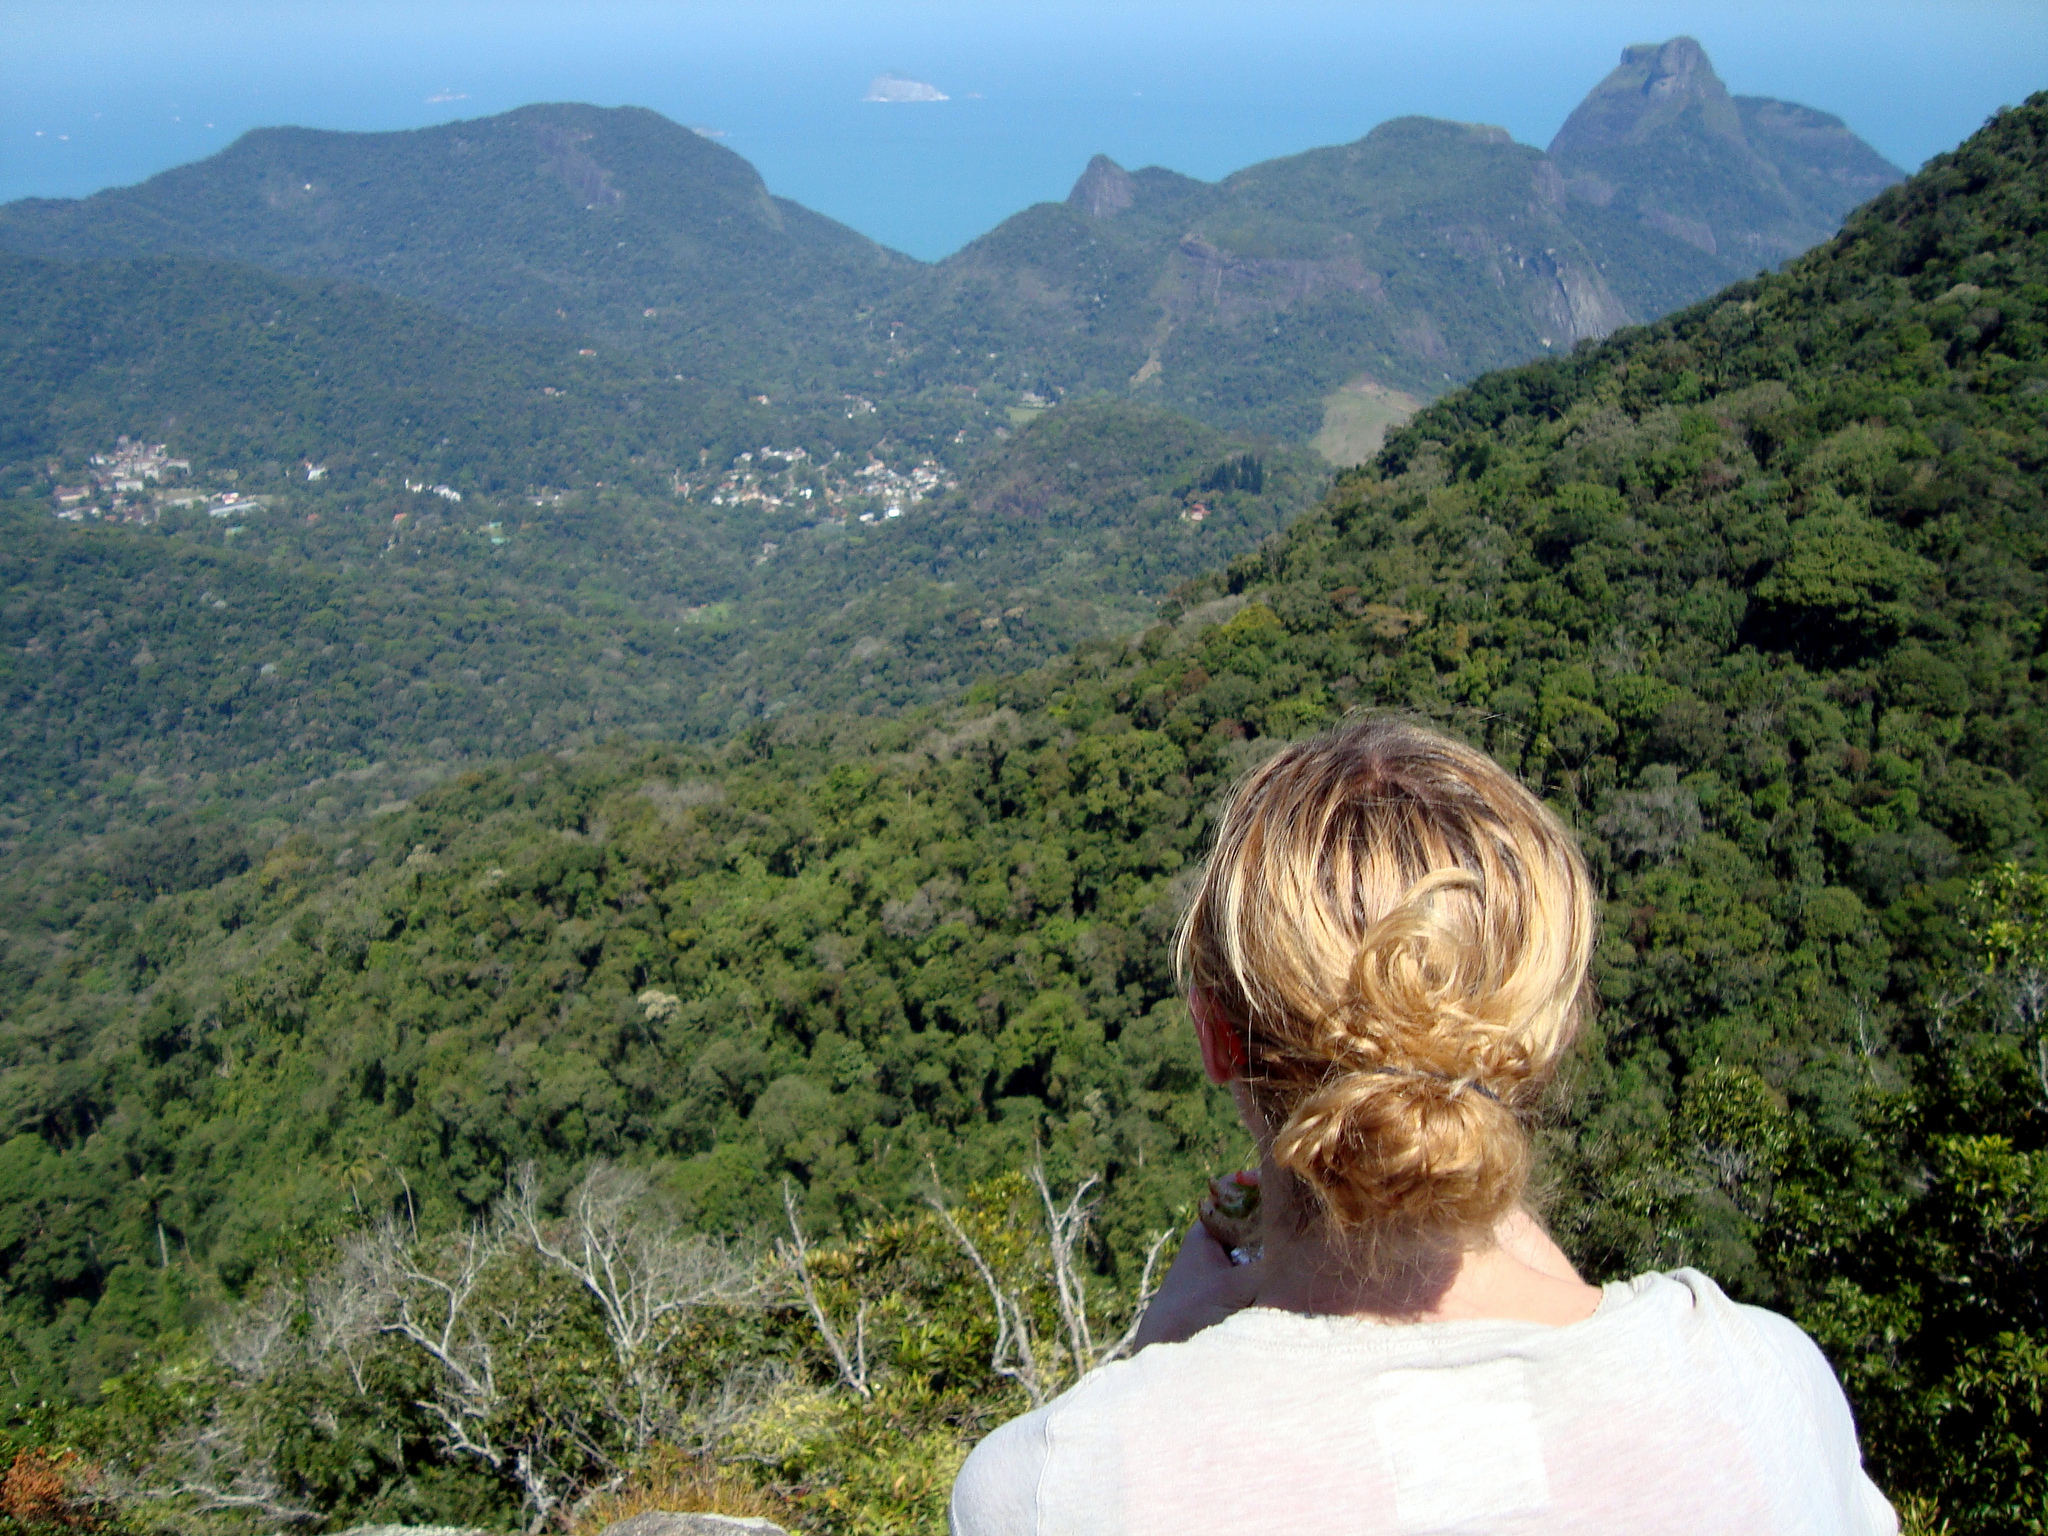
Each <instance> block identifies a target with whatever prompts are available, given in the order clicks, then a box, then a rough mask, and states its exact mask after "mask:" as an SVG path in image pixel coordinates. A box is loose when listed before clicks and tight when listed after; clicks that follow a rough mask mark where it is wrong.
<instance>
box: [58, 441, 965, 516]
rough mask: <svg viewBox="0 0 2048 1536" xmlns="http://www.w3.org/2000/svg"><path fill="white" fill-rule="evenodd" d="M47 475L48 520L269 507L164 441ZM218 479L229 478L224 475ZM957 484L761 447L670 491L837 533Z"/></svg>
mask: <svg viewBox="0 0 2048 1536" xmlns="http://www.w3.org/2000/svg"><path fill="white" fill-rule="evenodd" d="M300 472H303V474H304V477H305V479H306V481H307V482H309V483H317V482H318V481H320V480H323V479H325V478H326V476H327V466H326V465H324V464H316V463H314V462H312V461H311V460H307V461H306V462H305V463H304V465H303V466H301V470H295V471H294V472H293V478H294V479H296V478H298V475H299V473H300ZM49 473H50V474H51V476H52V478H53V480H54V481H55V482H56V483H55V486H54V489H53V491H52V500H53V501H54V502H55V513H56V516H57V517H59V518H60V519H63V520H64V521H66V522H74V523H82V522H88V521H96V522H118V523H134V524H145V525H146V524H153V523H156V522H157V521H159V520H160V519H161V517H162V515H163V513H164V512H165V511H167V510H170V509H173V508H189V509H203V510H204V511H205V512H207V513H208V514H209V515H210V516H212V517H216V518H231V517H236V516H239V515H241V514H243V513H248V512H254V511H259V510H261V509H262V508H264V507H266V506H268V505H270V504H271V503H273V502H274V501H275V500H276V499H277V498H276V497H274V496H263V495H250V494H247V493H244V492H239V491H232V490H208V489H206V488H203V487H200V486H197V485H194V484H192V483H190V482H191V479H192V461H191V460H190V459H183V458H172V457H171V456H170V454H169V450H168V448H167V447H166V445H165V444H163V443H147V442H143V441H141V440H140V439H136V438H130V437H128V436H126V435H123V436H121V437H120V438H118V439H116V440H115V443H114V445H113V446H112V447H111V448H109V449H107V450H105V451H104V452H100V453H95V454H93V455H92V456H91V457H90V458H89V459H87V461H86V465H85V471H84V475H83V478H82V479H80V480H79V481H78V482H77V483H75V484H66V483H64V477H63V476H62V474H61V472H60V470H59V466H57V465H56V464H54V463H53V464H52V465H50V466H49ZM216 478H226V479H232V478H234V476H233V474H232V473H231V472H229V473H225V474H223V475H221V476H218V477H216ZM401 483H402V484H403V485H404V487H405V489H406V490H408V491H411V492H413V493H414V494H415V495H421V496H431V497H434V498H437V499H438V500H441V501H444V502H447V503H450V504H451V505H453V504H455V503H459V502H461V501H462V499H463V494H464V493H463V492H461V491H459V490H457V489H456V488H455V487H453V486H451V485H446V484H440V483H433V482H430V481H428V480H426V479H425V478H422V479H418V480H413V479H403V480H402V481H401ZM958 486H959V481H958V480H956V479H955V478H953V476H952V474H951V472H950V471H948V470H947V468H946V467H945V466H944V465H943V464H941V463H940V462H939V461H938V460H937V459H934V458H930V457H923V458H919V459H917V460H916V461H915V462H913V463H911V464H909V466H908V467H907V468H901V469H899V468H896V467H895V466H893V465H891V464H890V463H889V462H888V461H887V460H885V459H884V458H882V457H881V456H880V455H879V454H877V453H873V452H870V453H869V454H868V455H867V457H866V462H865V463H862V464H861V465H860V466H859V467H858V468H854V467H853V466H852V463H851V461H850V460H849V459H847V458H846V457H845V456H843V455H841V454H838V453H834V454H833V455H832V456H831V457H830V458H818V457H815V456H813V455H812V454H811V453H810V451H809V450H807V449H804V448H797V447H791V448H776V447H763V448H761V449H759V450H758V451H756V452H747V453H741V454H740V455H738V456H737V457H736V458H734V459H733V461H732V464H731V467H730V468H728V469H727V470H725V471H723V472H722V473H721V472H719V471H716V470H712V469H708V468H706V469H700V470H698V471H697V472H696V473H694V474H686V473H685V472H682V471H678V472H677V473H676V474H675V475H674V476H673V478H672V481H671V487H670V488H671V490H672V492H673V493H674V495H675V496H676V497H678V498H679V499H681V500H685V501H690V500H697V501H701V502H705V503H708V504H709V505H711V506H714V507H735V508H737V507H752V508H754V509H755V510H758V511H764V512H782V513H794V514H796V515H799V516H802V515H808V516H810V517H811V518H813V519H814V520H815V521H816V522H817V523H819V524H821V525H822V524H828V523H831V524H838V525H841V526H844V525H847V524H850V523H874V522H886V521H890V520H892V519H895V518H899V517H901V516H903V514H904V512H905V511H906V510H907V509H908V508H910V507H913V506H916V505H917V504H918V503H920V502H922V501H925V500H926V499H928V498H929V497H932V496H935V495H937V494H938V493H939V492H941V491H948V490H954V489H957V488H958ZM530 499H532V500H533V503H534V505H536V506H545V505H548V504H550V503H551V502H559V501H561V500H562V493H560V492H554V493H552V494H550V493H547V492H542V493H541V494H539V495H538V496H533V497H531V498H530ZM401 516H403V514H401Z"/></svg>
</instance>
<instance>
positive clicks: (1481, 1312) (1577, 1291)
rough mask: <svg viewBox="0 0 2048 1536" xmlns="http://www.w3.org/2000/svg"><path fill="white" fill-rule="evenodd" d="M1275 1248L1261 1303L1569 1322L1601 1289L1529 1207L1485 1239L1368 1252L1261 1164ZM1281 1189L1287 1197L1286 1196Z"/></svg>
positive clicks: (1306, 1309) (1384, 1317)
mask: <svg viewBox="0 0 2048 1536" xmlns="http://www.w3.org/2000/svg"><path fill="white" fill-rule="evenodd" d="M1260 1184H1261V1187H1262V1189H1263V1190H1264V1192H1265V1203H1264V1206H1263V1212H1264V1221H1263V1223H1262V1225H1263V1227H1264V1234H1263V1235H1264V1243H1265V1251H1264V1253H1263V1255H1262V1256H1261V1258H1260V1259H1259V1261H1258V1265H1257V1268H1258V1270H1259V1274H1258V1277H1257V1287H1258V1289H1257V1294H1256V1296H1255V1298H1254V1300H1253V1302H1252V1305H1254V1306H1259V1307H1272V1308H1275V1309H1277V1310H1279V1311H1283V1312H1300V1313H1305V1314H1307V1315H1310V1316H1339V1317H1370V1318H1376V1319H1379V1320H1381V1321H1384V1322H1390V1323H1425V1322H1450V1321H1457V1320H1472V1319H1480V1318H1496V1319H1502V1320H1507V1321H1514V1322H1530V1323H1546V1324H1550V1325H1552V1326H1561V1325H1563V1324H1566V1323H1575V1322H1578V1321H1580V1320H1581V1319H1582V1318H1585V1317H1588V1316H1590V1315H1591V1314H1592V1312H1593V1309H1594V1308H1595V1307H1597V1306H1598V1305H1599V1304H1600V1292H1599V1290H1598V1288H1597V1287H1594V1286H1590V1285H1588V1284H1586V1283H1585V1282H1584V1281H1583V1280H1581V1279H1580V1278H1579V1277H1578V1275H1577V1274H1576V1273H1575V1272H1574V1271H1573V1269H1572V1267H1571V1264H1570V1262H1569V1261H1568V1260H1566V1258H1565V1257H1564V1255H1563V1254H1562V1253H1561V1252H1560V1251H1559V1250H1558V1248H1557V1245H1556V1244H1555V1243H1553V1242H1551V1241H1550V1238H1549V1237H1548V1235H1547V1234H1545V1233H1544V1231H1543V1229H1542V1228H1541V1227H1540V1226H1538V1225H1537V1224H1536V1222H1535V1220H1534V1219H1533V1218H1532V1217H1530V1216H1529V1215H1528V1214H1527V1213H1526V1212H1524V1211H1519V1210H1518V1211H1516V1212H1515V1213H1514V1214H1513V1215H1511V1216H1510V1217H1509V1218H1508V1219H1507V1220H1506V1221H1504V1222H1503V1223H1502V1224H1501V1227H1500V1229H1499V1230H1498V1231H1497V1232H1496V1234H1495V1240H1494V1241H1493V1242H1492V1243H1490V1244H1487V1245H1486V1246H1484V1247H1476V1248H1470V1247H1468V1248H1460V1247H1453V1246H1431V1245H1429V1244H1427V1243H1423V1242H1413V1243H1409V1244H1407V1245H1406V1246H1405V1247H1404V1248H1403V1249H1401V1250H1399V1251H1394V1252H1388V1251H1386V1248H1385V1245H1384V1244H1382V1245H1381V1246H1380V1248H1379V1250H1378V1251H1370V1252H1369V1251H1368V1250H1367V1248H1366V1246H1365V1244H1364V1243H1363V1242H1361V1241H1360V1240H1358V1239H1349V1240H1347V1239H1345V1238H1344V1237H1343V1236H1341V1235H1338V1234H1333V1233H1331V1232H1330V1231H1329V1229H1328V1228H1327V1227H1326V1226H1325V1225H1324V1224H1323V1223H1322V1222H1321V1221H1319V1220H1316V1219H1314V1218H1313V1217H1312V1218H1311V1219H1309V1220H1307V1221H1302V1220H1300V1219H1299V1208H1298V1206H1297V1205H1296V1204H1295V1202H1296V1201H1297V1200H1298V1199H1300V1198H1302V1197H1301V1196H1300V1194H1299V1186H1298V1185H1297V1184H1296V1183H1295V1181H1294V1179H1293V1178H1292V1177H1290V1176H1289V1175H1287V1174H1284V1173H1282V1172H1281V1171H1280V1170H1279V1169H1277V1168H1274V1167H1272V1166H1271V1165H1270V1164H1268V1165H1267V1166H1266V1167H1264V1168H1262V1169H1261V1178H1260ZM1276 1197H1277V1198H1276Z"/></svg>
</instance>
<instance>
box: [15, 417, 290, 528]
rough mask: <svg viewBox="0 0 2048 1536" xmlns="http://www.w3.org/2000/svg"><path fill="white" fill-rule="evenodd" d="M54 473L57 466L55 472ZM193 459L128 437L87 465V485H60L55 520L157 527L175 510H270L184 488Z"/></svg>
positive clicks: (263, 500)
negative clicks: (180, 508)
mask: <svg viewBox="0 0 2048 1536" xmlns="http://www.w3.org/2000/svg"><path fill="white" fill-rule="evenodd" d="M51 468H52V473H53V474H54V473H55V470H56V466H54V465H53V466H51ZM306 471H307V478H308V479H314V480H317V479H319V478H320V476H322V475H324V474H326V473H327V470H326V467H325V466H324V465H317V464H308V465H307V466H306ZM191 474H192V461H191V460H190V459H174V458H172V457H171V456H170V453H169V450H168V448H167V447H166V446H165V445H164V444H163V443H145V442H141V441H139V440H137V439H134V438H130V437H128V436H127V435H126V434H125V433H124V434H123V435H122V436H120V437H118V438H116V439H115V440H114V446H113V447H112V448H110V449H108V450H107V451H106V452H104V453H96V454H94V455H93V456H92V457H91V458H89V459H88V460H86V467H85V479H84V481H83V482H82V483H80V484H77V485H64V484H61V483H60V484H58V485H57V487H56V489H55V491H54V492H53V493H52V495H53V499H54V500H55V501H56V503H57V516H58V517H59V518H61V519H63V520H64V521H65V522H71V523H82V522H87V521H98V522H113V523H145V524H147V523H154V522H156V521H157V520H158V519H159V518H160V517H161V516H162V515H163V513H164V511H165V510H166V509H168V508H171V507H203V508H204V509H205V510H206V512H207V513H208V514H209V515H210V516H213V517H233V516H236V515H239V514H241V513H245V512H254V511H258V510H260V509H261V508H263V507H265V506H267V505H269V503H270V501H271V500H272V498H270V497H267V496H245V495H243V494H242V493H241V492H239V491H206V490H203V489H201V488H199V487H197V486H192V485H188V484H186V483H185V482H186V481H187V480H188V479H189V478H190V476H191Z"/></svg>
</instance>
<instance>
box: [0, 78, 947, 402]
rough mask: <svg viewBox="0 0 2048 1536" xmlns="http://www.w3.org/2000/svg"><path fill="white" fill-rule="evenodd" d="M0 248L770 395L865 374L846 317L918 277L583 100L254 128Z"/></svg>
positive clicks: (862, 351) (49, 209)
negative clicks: (280, 289)
mask: <svg viewBox="0 0 2048 1536" xmlns="http://www.w3.org/2000/svg"><path fill="white" fill-rule="evenodd" d="M0 245H4V246H5V247H7V248H9V249H12V250H15V251H20V252H24V253H27V254H31V255H42V256H63V257H74V258H75V257H106V256H137V255H158V254H167V253H174V254H184V255H195V256H212V257H216V258H222V259H230V260H235V261H243V262H248V263H251V264H253V265H256V266H261V267H265V268H267V269H269V270H272V271H276V272H282V273H286V274H289V275H292V276H298V277H324V278H344V279H347V280H349V281H352V282H357V283H362V284H365V285H368V286H372V287H376V288H381V289H383V290H385V291H386V292H390V293H397V294H402V295H404V296H406V297H410V298H415V299H420V300H423V301H425V302H427V303H430V304H433V305H435V306H436V307H438V308H440V309H442V310H443V311H445V312H447V313H449V314H453V315H456V316H459V317H460V318H463V319H466V320H469V321H471V322H473V323H477V324H484V325H491V326H497V327H503V328H512V329H521V330H539V331H546V332H554V333H557V334H562V335H590V336H597V337H600V338H602V339H603V340H605V341H606V342H608V343H610V344H612V345H614V346H619V345H630V346H633V347H635V348H636V349H637V350H639V351H641V352H643V353H645V354H647V355H648V356H650V357H652V358H654V359H655V360H656V361H657V362H658V363H659V364H660V365H661V366H662V369H663V371H665V372H672V373H673V372H680V373H683V374H686V375H687V376H689V377H690V378H692V379H695V380H702V381H715V382H717V383H720V384H730V385H744V386H747V387H748V388H749V389H750V390H752V391H755V392H766V393H770V394H778V393H781V392H783V391H785V390H787V389H791V388H796V387H818V386H819V385H820V384H821V382H826V381H830V382H837V381H839V380H841V379H853V378H866V377H867V376H868V372H869V369H870V367H871V366H872V364H871V363H870V361H869V354H870V352H871V351H874V350H875V348H874V346H873V344H872V342H871V340H870V338H869V333H868V331H867V329H866V328H865V326H864V324H863V322H862V321H861V320H860V319H859V318H857V316H858V315H859V314H860V312H862V311H864V310H865V309H866V308H868V307H869V306H871V305H873V304H874V303H875V302H876V301H877V300H878V299H879V298H881V297H882V296H883V295H885V294H887V293H889V292H890V291H892V289H893V288H894V287H895V286H896V285H897V284H898V283H900V281H901V280H902V279H903V277H904V276H905V275H907V274H908V272H909V271H911V270H912V269H913V268H914V266H915V263H913V262H911V261H910V260H909V259H908V258H906V257H902V256H899V255H897V254H896V253H894V252H892V251H889V250H886V249H884V248H883V247H881V246H878V245H876V244H875V243H874V242H873V241H870V240H867V239H865V238H864V237H862V236H860V235H858V234H856V233H855V232H854V231H852V230H850V229H847V228H845V227H844V226H843V225H840V224H836V223H834V222H833V221H832V220H830V219H827V218H825V217H823V216H822V215H820V214H816V213H813V212H811V211H810V210H809V209H807V208H804V207H802V206H800V205H799V204H796V203H792V202H790V201H788V200H787V199H784V198H777V197H773V196H771V195H770V194H769V192H768V190H767V188H766V187H765V186H764V185H763V184H762V182H761V178H760V176H759V174H758V173H756V172H755V170H754V168H753V167H752V166H751V165H749V164H748V163H747V162H746V161H745V160H743V159H741V158H740V156H738V155H736V154H734V153H733V152H732V151H731V150H729V149H726V148H724V147H723V146H722V145H719V144H716V143H713V142H712V141H711V140H709V139H707V138H704V137H703V136H702V135H700V134H696V133H693V132H691V131H690V130H689V129H687V128H684V127H681V126H680V125H678V124H676V123H672V122H670V121H669V120H668V119H666V118H664V117H662V116H660V115H659V114H657V113H653V112H649V111H646V110H644V109H641V108H633V107H619V108H601V107H591V106H582V105H576V104H555V105H540V106H530V107H522V108H520V109H518V110H517V111H515V112H507V113H504V114H501V115H500V116H497V117H489V118H479V119H475V120H473V121H469V122H458V123H449V124H444V125H442V126H439V127H434V128H421V129H414V130H410V131H406V132H398V133H339V132H326V131H319V130H314V129H308V128H269V129H260V130H257V131H255V132H251V133H248V134H244V135H243V136H242V137H241V138H240V139H238V140H236V141H235V143H234V144H232V145H230V146H229V147H228V148H227V149H224V150H222V151H221V152H220V153H219V154H217V155H214V156H211V157H210V158H208V159H206V160H202V161H198V162H196V163H194V164H192V165H186V166H180V167H178V168H177V169H175V170H171V171H166V172H164V173H163V174H161V175H159V176H155V177H152V178H151V179H150V180H148V181H146V182H143V183H142V184H140V185H139V186H135V187H122V188H115V189H113V190H110V191H106V192H101V193H97V194H95V195H94V196H92V197H89V198H83V199H77V200H61V199H35V198H31V199H25V200H23V201H21V202H16V203H12V204H9V205H7V207H6V208H4V209H0Z"/></svg>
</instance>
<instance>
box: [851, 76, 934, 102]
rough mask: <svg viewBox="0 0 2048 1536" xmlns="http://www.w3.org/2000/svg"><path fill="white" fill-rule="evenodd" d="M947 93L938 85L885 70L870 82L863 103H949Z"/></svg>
mask: <svg viewBox="0 0 2048 1536" xmlns="http://www.w3.org/2000/svg"><path fill="white" fill-rule="evenodd" d="M950 99H951V98H949V97H948V96H947V95H946V93H945V92H944V91H942V90H940V89H939V88H938V87H937V86H936V85H933V84H931V83H929V82H928V81H924V80H913V79H911V78H910V76H908V75H899V74H897V73H896V72H895V71H894V70H892V69H885V70H883V71H882V73H880V74H879V75H877V76H875V78H874V79H872V80H870V81H869V82H868V93H867V95H865V96H863V97H861V100H862V101H947V100H950Z"/></svg>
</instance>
